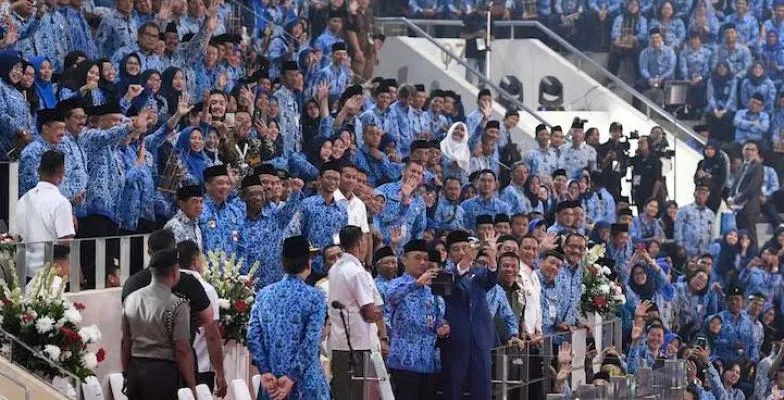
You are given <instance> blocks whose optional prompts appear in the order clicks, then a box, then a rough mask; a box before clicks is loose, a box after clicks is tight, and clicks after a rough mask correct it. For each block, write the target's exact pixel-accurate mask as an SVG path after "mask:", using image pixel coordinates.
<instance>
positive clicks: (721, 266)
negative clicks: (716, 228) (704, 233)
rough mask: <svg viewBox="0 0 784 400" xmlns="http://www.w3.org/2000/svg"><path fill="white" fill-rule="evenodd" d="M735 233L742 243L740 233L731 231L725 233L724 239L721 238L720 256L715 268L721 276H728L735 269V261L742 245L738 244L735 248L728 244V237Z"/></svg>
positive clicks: (734, 230)
mask: <svg viewBox="0 0 784 400" xmlns="http://www.w3.org/2000/svg"><path fill="white" fill-rule="evenodd" d="M733 232H734V233H735V234H737V235H738V241H739V242H740V234H739V233H738V231H737V230H736V229H730V230H729V231H727V232H726V233H724V237H722V238H721V243H719V256H718V257H717V258H716V265H715V268H716V272H717V273H718V274H719V275H721V276H728V274H729V271H731V270H733V269H734V268H735V260H736V258H737V257H738V254H739V253H740V243H736V244H735V245H734V246H732V245H730V244H729V243H727V236H729V234H730V233H733Z"/></svg>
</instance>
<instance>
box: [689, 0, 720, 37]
mask: <svg viewBox="0 0 784 400" xmlns="http://www.w3.org/2000/svg"><path fill="white" fill-rule="evenodd" d="M719 24H720V23H719V19H718V18H717V17H716V12H715V11H714V10H713V2H712V1H710V0H698V1H697V5H696V6H695V7H694V12H692V13H691V17H689V32H699V33H700V37H701V38H702V42H703V43H716V38H717V37H718V34H719Z"/></svg>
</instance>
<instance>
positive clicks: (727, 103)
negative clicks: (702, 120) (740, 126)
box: [705, 61, 738, 142]
mask: <svg viewBox="0 0 784 400" xmlns="http://www.w3.org/2000/svg"><path fill="white" fill-rule="evenodd" d="M736 87H737V81H736V79H735V76H734V75H733V74H732V72H730V65H729V64H728V63H727V61H722V62H720V63H718V64H717V65H716V68H714V69H713V74H711V77H710V80H709V81H708V108H707V110H706V113H705V115H706V119H707V122H708V131H709V132H710V139H716V140H718V141H720V142H731V141H732V139H733V138H734V137H735V135H734V134H733V132H734V127H733V125H732V119H733V117H734V116H735V110H737V106H738V105H737V100H736V96H735V94H736V93H737V89H736Z"/></svg>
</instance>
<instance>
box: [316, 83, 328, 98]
mask: <svg viewBox="0 0 784 400" xmlns="http://www.w3.org/2000/svg"><path fill="white" fill-rule="evenodd" d="M328 98H329V84H328V83H327V81H321V82H319V84H318V88H316V100H319V101H322V100H326V99H328Z"/></svg>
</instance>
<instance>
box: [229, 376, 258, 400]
mask: <svg viewBox="0 0 784 400" xmlns="http://www.w3.org/2000/svg"><path fill="white" fill-rule="evenodd" d="M231 396H232V398H233V399H234V400H253V397H251V396H250V392H248V384H247V383H245V380H244V379H235V380H233V381H231Z"/></svg>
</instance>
